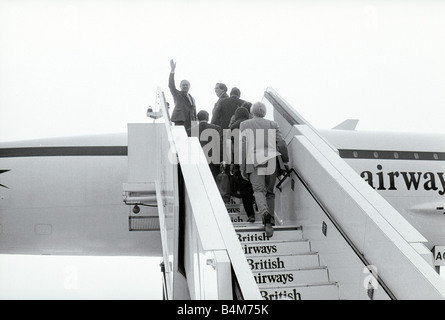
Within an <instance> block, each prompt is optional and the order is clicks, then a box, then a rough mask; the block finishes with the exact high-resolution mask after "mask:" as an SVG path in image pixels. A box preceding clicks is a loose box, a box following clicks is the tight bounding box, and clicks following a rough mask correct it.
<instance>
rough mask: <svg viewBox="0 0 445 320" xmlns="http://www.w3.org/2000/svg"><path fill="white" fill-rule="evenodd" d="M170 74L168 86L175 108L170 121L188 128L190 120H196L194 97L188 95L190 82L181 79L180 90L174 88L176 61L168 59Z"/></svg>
mask: <svg viewBox="0 0 445 320" xmlns="http://www.w3.org/2000/svg"><path fill="white" fill-rule="evenodd" d="M170 67H171V70H170V76H169V79H168V87H169V88H170V92H171V94H172V96H173V100H174V102H175V108H174V109H173V113H172V116H171V121H172V122H174V123H175V125H177V126H184V127H185V129H186V130H187V129H189V128H191V126H192V121H195V120H196V103H195V99H194V98H193V97H192V96H191V95H190V93H189V89H190V82H189V81H187V80H182V81H181V83H180V84H179V86H180V88H181V90H178V89H176V85H175V70H176V62H174V61H173V59H171V60H170Z"/></svg>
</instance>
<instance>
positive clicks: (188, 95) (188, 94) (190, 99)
mask: <svg viewBox="0 0 445 320" xmlns="http://www.w3.org/2000/svg"><path fill="white" fill-rule="evenodd" d="M187 97H188V98H189V101H190V104H191V105H192V106H193V105H195V103H194V102H195V101H194V100H193V97H192V95H191V94H190V93H187Z"/></svg>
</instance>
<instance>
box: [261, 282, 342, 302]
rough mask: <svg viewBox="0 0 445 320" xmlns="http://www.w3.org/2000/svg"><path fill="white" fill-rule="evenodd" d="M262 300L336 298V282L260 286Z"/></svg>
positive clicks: (337, 297)
mask: <svg viewBox="0 0 445 320" xmlns="http://www.w3.org/2000/svg"><path fill="white" fill-rule="evenodd" d="M260 293H261V296H262V297H263V299H264V300H338V299H339V293H338V284H337V283H336V282H324V283H313V284H308V285H299V286H290V287H271V288H261V289H260Z"/></svg>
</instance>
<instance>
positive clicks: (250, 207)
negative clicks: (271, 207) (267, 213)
mask: <svg viewBox="0 0 445 320" xmlns="http://www.w3.org/2000/svg"><path fill="white" fill-rule="evenodd" d="M237 169H238V170H236V173H235V174H234V175H235V176H236V178H237V180H238V181H237V182H238V189H239V193H240V197H241V200H242V201H243V206H244V210H245V211H246V214H247V216H248V217H250V216H254V215H255V209H254V205H255V197H254V196H253V188H252V184H251V183H250V181H246V180H244V179H243V177H242V176H241V172H240V171H239V166H238V165H237Z"/></svg>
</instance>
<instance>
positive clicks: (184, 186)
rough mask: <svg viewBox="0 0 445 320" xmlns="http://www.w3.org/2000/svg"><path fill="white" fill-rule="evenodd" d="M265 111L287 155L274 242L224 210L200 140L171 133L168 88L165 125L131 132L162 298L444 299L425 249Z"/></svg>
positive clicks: (257, 225)
mask: <svg viewBox="0 0 445 320" xmlns="http://www.w3.org/2000/svg"><path fill="white" fill-rule="evenodd" d="M263 101H264V102H265V103H266V104H267V107H268V108H269V109H271V110H273V111H272V112H271V114H273V118H274V119H275V121H276V122H277V123H279V126H280V130H281V131H282V134H283V138H284V139H285V141H286V144H287V146H288V149H289V155H290V161H289V170H288V174H286V177H287V178H281V179H280V182H279V183H278V185H277V188H276V192H275V221H276V226H275V227H274V230H275V231H274V235H273V237H272V238H267V237H266V236H265V232H264V228H263V226H262V224H261V220H262V219H261V217H260V216H258V215H257V217H256V222H254V223H250V222H245V221H247V216H246V214H245V212H244V209H243V208H242V206H241V205H240V203H239V202H238V203H230V204H225V203H224V201H223V200H222V198H221V196H220V193H219V190H218V187H217V186H216V184H215V182H214V178H213V176H212V173H211V172H210V170H209V167H208V163H207V160H206V158H205V156H204V153H203V151H202V148H201V145H200V143H199V140H198V139H197V138H196V137H190V138H189V137H188V136H187V134H186V132H185V130H184V128H183V127H181V126H173V125H172V124H171V122H170V121H169V120H170V118H169V112H168V104H167V102H166V100H165V97H164V94H163V92H162V90H161V89H160V88H158V90H157V95H156V104H157V105H156V109H157V110H160V111H162V114H163V118H164V120H165V121H164V122H159V123H153V124H145V123H142V124H129V132H128V140H129V145H128V162H129V174H128V183H127V184H124V194H125V195H126V197H125V199H126V200H125V201H126V203H127V204H128V205H131V206H136V205H137V204H138V202H137V201H136V202H132V201H128V200H132V190H133V189H131V188H132V187H133V186H135V185H137V186H142V188H143V191H144V192H143V194H144V197H147V199H145V200H144V201H145V202H146V201H149V203H148V204H147V203H145V202H141V204H145V205H151V206H153V207H155V208H156V211H157V216H158V217H159V229H160V235H161V243H162V248H163V252H162V254H163V263H162V266H163V267H162V270H163V275H164V277H163V280H164V282H163V288H164V296H165V298H166V299H173V300H176V299H179V300H186V299H194V300H212V299H213V300H214V299H218V300H219V299H221V300H227V299H229V300H230V299H236V300H239V299H245V300H260V299H269V300H275V299H289V300H299V299H302V300H307V299H332V300H334V299H339V300H356V299H358V300H362V299H363V300H380V299H382V300H387V299H445V282H444V281H443V279H441V278H440V276H439V275H438V274H437V273H436V272H435V270H434V269H433V268H432V265H431V263H430V261H432V260H431V259H430V258H431V256H432V255H431V252H429V250H428V249H427V248H426V246H425V245H424V242H425V241H426V240H425V239H424V237H423V236H421V234H419V232H418V231H417V230H415V229H414V227H413V226H411V225H410V224H409V223H408V222H407V221H406V220H404V219H403V218H402V217H401V216H400V214H399V213H398V212H397V211H396V210H395V209H394V208H392V207H391V206H390V205H389V204H388V203H387V202H386V201H385V200H384V199H383V198H382V197H381V196H380V195H379V194H377V193H376V191H375V190H373V189H371V188H369V185H368V184H367V183H366V182H365V181H364V180H363V179H362V178H361V177H360V176H359V175H357V173H356V172H355V171H353V170H352V168H351V167H350V166H348V165H347V164H346V162H345V161H344V160H343V159H341V158H340V157H339V156H338V154H337V153H336V149H335V148H333V147H332V146H331V145H330V144H329V142H328V141H325V140H324V138H323V137H322V136H321V135H320V134H319V132H318V131H317V130H316V129H314V128H313V127H312V126H311V125H310V124H309V123H308V122H307V121H306V120H305V119H304V118H303V117H301V115H299V114H298V113H297V112H296V111H295V110H294V109H293V108H292V107H291V106H290V105H289V104H288V103H287V102H285V101H284V100H283V99H282V98H281V97H280V96H279V95H278V94H277V93H276V92H274V91H273V90H272V89H268V90H267V91H266V92H265V96H264V99H263ZM150 116H151V114H150ZM153 150H156V151H157V152H153ZM130 187H131V188H130ZM138 190H139V189H138ZM133 200H138V199H133ZM139 200H141V199H139ZM139 200H138V201H139ZM237 200H238V201H239V199H237ZM141 201H142V200H141ZM234 202H236V201H234ZM133 209H134V208H133Z"/></svg>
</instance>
